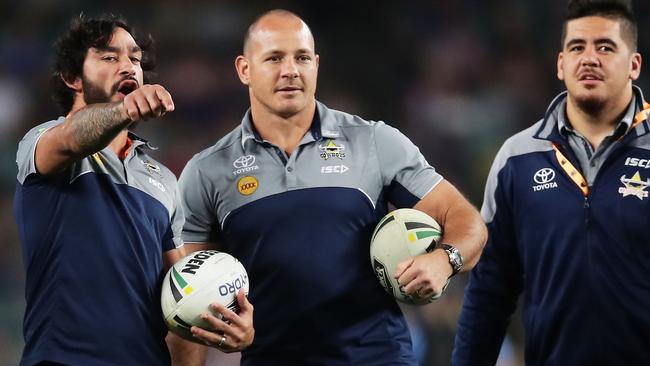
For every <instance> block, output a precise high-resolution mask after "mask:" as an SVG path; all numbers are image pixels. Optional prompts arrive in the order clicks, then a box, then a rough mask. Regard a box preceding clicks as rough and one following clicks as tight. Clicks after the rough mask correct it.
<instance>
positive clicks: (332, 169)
mask: <svg viewBox="0 0 650 366" xmlns="http://www.w3.org/2000/svg"><path fill="white" fill-rule="evenodd" d="M348 170H350V168H348V167H347V166H345V165H343V164H341V165H327V166H322V167H321V168H320V172H321V173H322V174H343V173H345V172H347V171H348Z"/></svg>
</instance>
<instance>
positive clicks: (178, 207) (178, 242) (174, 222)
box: [163, 185, 185, 250]
mask: <svg viewBox="0 0 650 366" xmlns="http://www.w3.org/2000/svg"><path fill="white" fill-rule="evenodd" d="M173 198H174V208H173V211H172V213H171V217H170V222H171V238H169V239H168V241H167V243H163V245H164V249H165V250H170V249H174V248H179V247H181V246H183V243H184V242H183V239H182V232H183V224H184V223H185V215H184V213H183V206H182V204H181V197H180V191H179V189H178V185H175V186H174V197H173Z"/></svg>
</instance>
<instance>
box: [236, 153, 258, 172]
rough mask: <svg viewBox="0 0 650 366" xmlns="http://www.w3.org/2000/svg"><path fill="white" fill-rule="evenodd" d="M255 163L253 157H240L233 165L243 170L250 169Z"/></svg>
mask: <svg viewBox="0 0 650 366" xmlns="http://www.w3.org/2000/svg"><path fill="white" fill-rule="evenodd" d="M254 163H255V157H254V156H253V155H245V156H240V157H238V158H237V160H235V161H233V162H232V165H233V166H234V167H235V169H242V168H246V167H249V166H251V165H253V164H254Z"/></svg>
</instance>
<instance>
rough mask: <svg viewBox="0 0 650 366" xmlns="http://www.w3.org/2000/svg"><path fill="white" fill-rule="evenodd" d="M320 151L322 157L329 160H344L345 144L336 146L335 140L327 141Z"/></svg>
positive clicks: (320, 147)
mask: <svg viewBox="0 0 650 366" xmlns="http://www.w3.org/2000/svg"><path fill="white" fill-rule="evenodd" d="M318 149H319V150H320V152H321V153H320V157H321V158H323V159H325V160H327V159H329V158H339V159H341V160H343V158H344V157H345V152H344V150H345V146H343V144H338V145H337V144H336V143H335V142H334V140H327V142H325V143H324V144H322V145H320V146H319V147H318Z"/></svg>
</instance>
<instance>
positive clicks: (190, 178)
mask: <svg viewBox="0 0 650 366" xmlns="http://www.w3.org/2000/svg"><path fill="white" fill-rule="evenodd" d="M178 184H179V188H180V196H181V204H182V207H183V211H184V213H185V224H184V225H183V230H182V237H183V241H184V242H186V243H213V242H215V240H216V238H217V237H218V232H219V230H220V227H219V221H218V218H217V212H216V207H217V206H216V199H217V197H218V192H217V191H216V189H215V183H214V182H213V181H211V180H210V179H208V178H207V177H206V175H205V174H204V172H203V171H202V170H201V167H200V166H199V164H198V163H197V158H196V157H195V158H192V159H191V160H190V161H189V162H188V163H187V165H186V166H185V168H184V169H183V172H182V173H181V177H180V178H179V181H178Z"/></svg>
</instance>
